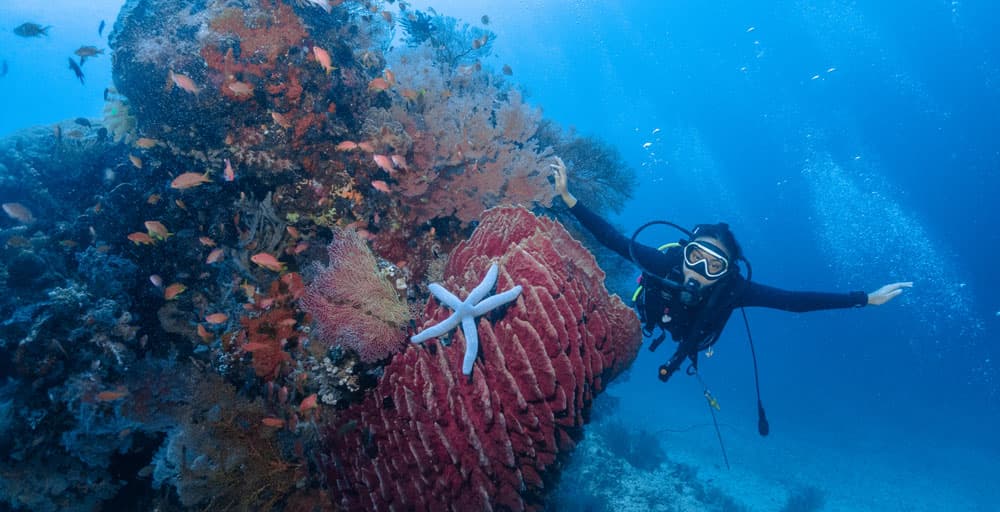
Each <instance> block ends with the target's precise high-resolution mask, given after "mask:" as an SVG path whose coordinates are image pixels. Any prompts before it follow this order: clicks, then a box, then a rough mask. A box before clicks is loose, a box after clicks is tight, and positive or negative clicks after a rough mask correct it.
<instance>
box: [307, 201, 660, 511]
mask: <svg viewBox="0 0 1000 512" xmlns="http://www.w3.org/2000/svg"><path fill="white" fill-rule="evenodd" d="M491 261H497V262H498V263H499V265H500V275H499V278H498V280H497V284H496V286H497V289H503V290H506V289H508V288H510V287H512V286H514V285H521V286H523V288H524V290H523V292H522V295H521V297H520V298H518V299H517V301H516V302H515V303H512V304H511V305H510V306H509V307H508V308H507V309H506V311H505V312H503V311H499V312H498V313H497V314H496V315H493V317H492V318H493V319H494V322H493V323H491V322H490V318H487V317H481V318H480V319H479V324H478V329H479V338H480V357H479V359H478V360H477V361H476V363H475V367H474V369H473V373H472V375H471V382H470V381H468V380H467V379H466V377H465V376H463V375H462V358H463V348H464V343H465V341H464V339H462V336H461V334H457V333H456V334H455V335H454V338H453V340H452V343H451V344H450V345H451V346H446V345H444V344H443V343H441V342H436V341H435V340H428V341H427V342H425V343H424V345H423V346H410V347H409V348H408V349H407V350H406V352H404V353H403V354H401V355H398V356H396V357H395V358H394V359H393V361H392V362H391V363H390V364H389V365H388V366H387V367H386V368H385V373H384V376H383V377H382V379H381V381H380V383H379V384H378V385H377V387H376V388H375V389H374V390H373V391H372V392H371V394H370V395H369V396H368V397H367V398H366V400H365V402H363V403H362V404H360V405H358V406H355V407H353V408H351V409H348V410H347V411H346V412H345V414H343V415H342V416H341V420H342V422H343V426H341V427H340V429H339V430H338V431H336V432H331V433H330V434H329V439H330V443H329V444H330V448H329V455H330V456H331V458H332V460H333V462H332V463H331V464H330V465H329V467H328V469H327V471H328V475H329V478H330V481H331V483H330V485H331V487H332V488H333V489H335V490H336V491H337V492H339V493H340V494H341V496H342V502H341V504H342V505H343V506H345V507H346V508H348V509H351V510H388V509H390V508H392V509H407V508H410V509H417V510H492V509H494V508H500V509H509V510H528V509H539V508H540V507H541V506H542V505H543V504H544V500H545V493H546V491H547V489H548V488H550V487H551V486H552V484H553V483H554V481H555V479H556V476H557V474H558V468H559V462H560V461H561V460H563V459H564V458H565V456H566V455H567V454H568V453H569V452H570V451H571V450H573V447H574V446H575V444H576V442H577V441H579V439H580V437H581V432H582V431H581V427H583V425H584V424H585V423H586V422H587V421H588V418H589V411H590V407H591V404H592V402H593V400H594V397H595V396H596V395H597V394H599V393H600V392H601V391H602V390H604V389H605V387H606V386H607V385H608V383H609V382H610V381H611V380H612V379H614V378H615V376H617V375H618V374H619V373H620V372H621V371H622V370H624V369H625V368H626V367H627V366H628V364H630V363H631V361H632V360H633V359H634V358H635V356H636V354H637V351H638V349H639V346H640V344H641V341H642V336H641V334H640V330H639V324H638V321H637V319H636V317H635V315H634V313H633V312H632V311H631V310H630V309H629V308H628V307H627V306H625V305H624V304H623V303H622V302H621V300H620V299H619V298H618V297H617V296H611V295H609V294H608V293H607V291H606V290H605V288H604V285H603V279H604V273H603V272H602V271H601V270H600V269H599V268H598V267H597V264H596V262H595V260H594V259H593V257H592V256H591V255H590V254H589V253H588V252H587V251H586V249H584V248H583V246H581V245H580V244H579V242H577V241H575V240H573V239H572V238H571V237H570V236H569V235H568V234H567V233H566V231H565V230H564V229H563V228H562V226H561V225H559V224H558V223H555V222H553V221H551V220H548V219H544V218H539V217H535V216H534V215H532V214H531V213H530V212H529V211H527V210H525V209H523V208H516V207H498V208H493V209H491V210H488V211H487V212H486V213H484V214H483V222H482V223H481V224H480V225H479V227H478V228H477V229H476V231H475V233H474V234H473V236H472V237H471V239H469V240H468V241H466V242H463V243H461V244H460V245H459V246H458V247H457V248H456V249H455V251H454V252H453V253H452V254H451V257H450V259H449V262H448V265H447V267H446V269H445V276H446V278H445V280H444V282H443V283H442V285H443V286H445V287H446V288H447V289H449V290H454V291H456V294H457V295H458V296H459V298H461V297H463V296H464V295H465V294H467V293H468V291H469V290H471V288H472V287H473V286H475V285H476V284H477V283H478V282H479V281H480V278H481V275H480V274H481V273H482V269H484V268H487V267H488V266H489V264H490V262H491ZM450 313H451V311H450V310H448V308H446V307H444V306H443V305H440V304H438V303H436V302H434V301H430V302H429V303H428V305H427V308H426V315H425V320H424V326H428V325H432V324H434V323H437V322H440V321H441V320H443V319H444V318H446V317H447V316H448V315H449V314H450Z"/></svg>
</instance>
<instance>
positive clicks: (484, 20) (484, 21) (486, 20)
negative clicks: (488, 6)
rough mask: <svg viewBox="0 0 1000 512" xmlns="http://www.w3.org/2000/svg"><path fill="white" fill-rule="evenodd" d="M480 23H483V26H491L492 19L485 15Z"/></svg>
mask: <svg viewBox="0 0 1000 512" xmlns="http://www.w3.org/2000/svg"><path fill="white" fill-rule="evenodd" d="M479 21H482V22H483V25H489V24H490V17H489V16H487V15H485V14H484V15H483V17H482V19H481V20H479Z"/></svg>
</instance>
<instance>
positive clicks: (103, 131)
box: [97, 126, 108, 142]
mask: <svg viewBox="0 0 1000 512" xmlns="http://www.w3.org/2000/svg"><path fill="white" fill-rule="evenodd" d="M107 138H108V129H107V128H105V127H103V126H102V127H101V128H100V129H99V130H97V140H99V141H101V142H104V139H107Z"/></svg>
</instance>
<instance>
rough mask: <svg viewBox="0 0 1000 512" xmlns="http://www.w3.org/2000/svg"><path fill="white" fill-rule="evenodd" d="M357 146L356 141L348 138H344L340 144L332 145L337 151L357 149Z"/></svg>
mask: <svg viewBox="0 0 1000 512" xmlns="http://www.w3.org/2000/svg"><path fill="white" fill-rule="evenodd" d="M357 148H358V143H357V142H351V141H349V140H345V141H344V142H341V143H340V144H337V145H336V146H334V147H333V149H336V150H337V151H351V150H352V149H357Z"/></svg>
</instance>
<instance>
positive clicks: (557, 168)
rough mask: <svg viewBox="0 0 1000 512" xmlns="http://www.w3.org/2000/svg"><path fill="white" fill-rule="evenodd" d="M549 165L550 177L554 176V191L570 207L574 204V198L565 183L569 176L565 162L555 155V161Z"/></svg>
mask: <svg viewBox="0 0 1000 512" xmlns="http://www.w3.org/2000/svg"><path fill="white" fill-rule="evenodd" d="M549 167H551V168H552V177H553V178H555V188H556V193H557V194H559V195H560V196H562V198H563V201H564V202H565V203H566V206H569V207H570V208H572V207H573V206H574V205H576V198H575V197H573V194H570V193H569V188H568V184H567V182H568V181H569V176H567V172H566V164H565V163H563V161H562V158H559V157H556V163H554V164H551V165H549Z"/></svg>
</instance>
